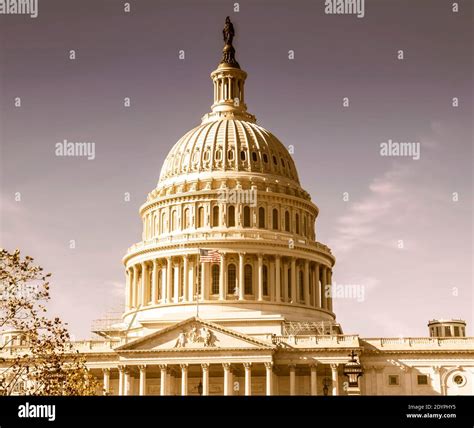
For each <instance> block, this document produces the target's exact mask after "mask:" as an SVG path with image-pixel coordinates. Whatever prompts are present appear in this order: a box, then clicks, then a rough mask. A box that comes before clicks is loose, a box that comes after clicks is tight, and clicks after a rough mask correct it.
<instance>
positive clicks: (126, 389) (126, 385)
mask: <svg viewBox="0 0 474 428" xmlns="http://www.w3.org/2000/svg"><path fill="white" fill-rule="evenodd" d="M130 381H131V379H130V369H129V368H128V367H125V368H124V376H123V383H124V393H123V395H130V393H131V385H130Z"/></svg>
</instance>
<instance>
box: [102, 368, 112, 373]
mask: <svg viewBox="0 0 474 428" xmlns="http://www.w3.org/2000/svg"><path fill="white" fill-rule="evenodd" d="M102 373H104V374H106V373H108V374H110V367H105V368H103V369H102Z"/></svg>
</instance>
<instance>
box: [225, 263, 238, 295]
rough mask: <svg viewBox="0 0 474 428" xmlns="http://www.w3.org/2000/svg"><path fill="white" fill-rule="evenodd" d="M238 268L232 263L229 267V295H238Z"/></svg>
mask: <svg viewBox="0 0 474 428" xmlns="http://www.w3.org/2000/svg"><path fill="white" fill-rule="evenodd" d="M236 279H237V276H236V267H235V265H234V264H233V263H232V264H230V265H229V266H228V267H227V294H235V293H236V286H237V284H236Z"/></svg>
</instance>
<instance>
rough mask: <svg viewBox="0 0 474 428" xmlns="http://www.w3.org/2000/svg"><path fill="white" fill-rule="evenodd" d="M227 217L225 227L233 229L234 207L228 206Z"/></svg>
mask: <svg viewBox="0 0 474 428" xmlns="http://www.w3.org/2000/svg"><path fill="white" fill-rule="evenodd" d="M228 217H229V218H228V220H227V226H228V227H235V207H234V206H233V205H230V206H229V210H228Z"/></svg>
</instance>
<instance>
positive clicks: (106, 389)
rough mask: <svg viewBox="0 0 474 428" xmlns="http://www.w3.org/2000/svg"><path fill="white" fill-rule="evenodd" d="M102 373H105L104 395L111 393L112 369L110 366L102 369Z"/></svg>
mask: <svg viewBox="0 0 474 428" xmlns="http://www.w3.org/2000/svg"><path fill="white" fill-rule="evenodd" d="M102 373H103V374H104V395H109V392H110V369H109V368H105V369H102Z"/></svg>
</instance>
